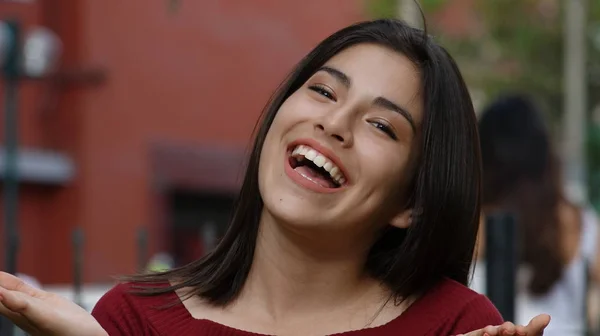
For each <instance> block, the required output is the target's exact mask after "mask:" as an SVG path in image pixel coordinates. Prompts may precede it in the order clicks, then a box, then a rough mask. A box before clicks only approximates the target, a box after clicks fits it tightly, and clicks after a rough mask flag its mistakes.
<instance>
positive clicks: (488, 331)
mask: <svg viewBox="0 0 600 336" xmlns="http://www.w3.org/2000/svg"><path fill="white" fill-rule="evenodd" d="M497 331H498V326H491V325H489V326H487V327H485V328H483V329H479V330H475V331H471V332H470V333H468V334H460V335H457V336H495V335H497Z"/></svg>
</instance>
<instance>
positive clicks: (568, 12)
mask: <svg viewBox="0 0 600 336" xmlns="http://www.w3.org/2000/svg"><path fill="white" fill-rule="evenodd" d="M419 3H420V6H421V8H422V9H423V11H424V13H425V17H426V26H427V29H428V32H429V33H430V34H431V35H433V36H435V37H436V39H438V40H439V41H440V42H441V43H442V44H443V45H444V46H446V47H447V49H448V50H449V51H450V54H451V55H453V57H454V58H455V59H456V60H457V62H458V63H459V66H460V68H461V70H462V72H463V74H464V76H465V78H466V81H467V83H468V85H469V87H470V90H471V92H472V97H473V101H474V103H475V107H476V110H477V112H478V113H480V112H481V111H482V110H483V109H484V108H485V106H487V105H488V104H489V103H490V102H492V101H494V100H495V99H496V98H497V97H499V96H501V95H503V94H505V93H507V92H519V93H525V94H527V95H529V96H530V97H531V98H532V99H533V100H535V101H536V103H537V104H538V106H539V107H540V108H539V109H540V111H542V114H543V118H544V120H545V122H547V125H548V127H549V132H550V136H551V139H552V142H553V144H554V145H555V147H556V150H557V154H558V156H559V157H560V162H561V169H562V181H563V182H564V190H565V195H566V197H567V198H568V200H569V201H570V202H572V203H573V204H576V205H578V206H582V207H586V208H590V209H592V210H593V209H599V208H600V1H596V0H587V1H585V0H485V1H480V0H420V1H419ZM380 17H400V18H403V19H405V20H407V21H408V22H409V23H411V24H413V25H415V26H421V27H422V26H423V21H422V19H421V14H420V12H419V10H418V8H417V6H415V3H414V2H413V0H328V1H317V0H303V1H292V0H284V1H247V0H243V1H242V0H219V1H217V0H204V1H197V0H156V1H141V0H128V1H116V0H102V1H99V0H0V20H2V24H0V26H1V28H0V63H1V64H0V65H1V66H2V78H1V80H0V92H2V95H1V97H0V106H1V108H0V111H1V115H2V117H1V118H0V124H1V125H2V127H1V128H0V144H1V146H2V147H0V177H1V187H2V189H1V201H2V205H3V206H2V208H0V214H1V215H2V223H3V226H2V230H1V231H0V232H1V235H0V238H1V241H2V243H1V244H0V246H1V247H2V248H1V249H0V257H1V258H2V259H1V260H2V262H3V265H4V266H3V268H2V269H3V270H8V271H10V272H12V273H14V272H17V273H18V274H20V275H21V276H22V277H23V278H24V279H27V281H30V282H32V283H34V284H36V285H38V286H41V287H43V288H45V289H47V290H50V291H53V292H57V293H60V294H62V295H65V296H67V297H71V298H73V300H76V301H77V302H78V303H80V304H81V305H83V306H84V307H85V308H86V309H90V310H91V308H92V307H93V305H94V304H95V302H96V300H97V299H98V298H99V297H100V296H101V295H102V294H103V293H104V292H105V291H106V290H107V289H108V288H110V287H111V286H112V284H113V278H112V277H113V276H115V275H119V274H130V273H133V272H138V271H148V270H159V269H165V268H170V267H174V266H180V265H183V264H185V263H188V262H190V261H192V260H194V259H196V258H198V257H199V256H201V255H203V254H204V253H206V251H207V250H209V249H211V248H212V246H214V244H215V242H216V240H217V239H218V237H219V236H220V235H221V234H222V232H223V231H224V230H225V228H226V225H227V221H228V215H229V211H230V208H231V206H232V202H233V199H234V197H235V195H236V192H237V188H238V186H239V182H240V174H241V172H242V171H243V161H244V158H245V152H246V150H247V148H248V146H249V143H250V142H249V141H250V139H251V134H252V131H253V127H254V124H255V122H256V120H257V118H258V116H259V115H260V113H261V110H262V108H263V106H264V104H265V103H266V102H267V100H268V98H269V97H270V94H271V93H272V91H273V90H274V88H276V86H277V85H278V84H279V83H280V82H281V81H282V80H283V78H284V76H285V75H286V74H287V72H288V71H289V70H290V69H291V67H292V66H293V65H294V64H295V63H296V62H298V61H299V60H300V58H301V57H303V56H304V55H305V54H306V53H307V52H308V51H309V50H310V49H311V48H312V47H313V46H315V44H316V43H318V42H319V41H320V40H322V39H323V38H325V37H326V36H328V35H329V34H331V33H333V32H334V31H336V30H337V29H339V28H342V27H344V26H346V25H348V24H351V23H354V22H357V21H360V20H364V19H369V18H380ZM15 37H17V38H16V39H15ZM517 225H518V223H517ZM484 282H485V274H484V275H481V274H479V273H478V272H476V276H475V280H474V285H473V287H474V288H475V289H477V290H479V291H481V292H483V293H485V286H484Z"/></svg>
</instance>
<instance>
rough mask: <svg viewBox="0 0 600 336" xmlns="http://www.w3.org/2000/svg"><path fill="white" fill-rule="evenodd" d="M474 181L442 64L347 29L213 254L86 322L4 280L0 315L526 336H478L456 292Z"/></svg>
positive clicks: (242, 335) (436, 53) (309, 61)
mask: <svg viewBox="0 0 600 336" xmlns="http://www.w3.org/2000/svg"><path fill="white" fill-rule="evenodd" d="M231 94H232V95H234V94H235V93H234V92H232V93H231ZM480 182H481V181H480V153H479V142H478V136H477V122H476V119H475V114H474V111H473V106H472V104H471V100H470V97H469V92H468V90H467V88H466V86H465V83H464V82H463V79H462V77H461V75H460V73H459V70H458V68H457V67H456V65H455V63H454V61H453V60H452V58H451V57H450V56H449V55H448V54H447V53H446V51H445V50H444V49H443V48H442V47H440V46H439V45H438V44H436V43H435V42H434V41H433V39H432V38H431V37H429V36H427V35H426V34H425V33H424V32H423V31H421V30H417V29H413V28H410V27H408V26H407V25H405V24H404V23H402V22H400V21H395V20H377V21H371V22H364V23H360V24H356V25H353V26H350V27H347V28H345V29H342V30H340V31H338V32H336V33H334V34H333V35H332V36H330V37H328V38H327V39H325V40H324V41H323V42H321V43H320V44H319V45H318V46H317V47H316V48H315V49H314V50H312V51H311V52H310V53H309V54H308V55H307V56H306V57H305V58H304V59H303V60H302V61H301V62H300V63H299V64H298V65H297V66H296V68H295V69H294V70H293V72H292V73H291V74H290V75H289V77H288V78H287V80H286V81H285V82H284V83H283V85H282V86H281V87H280V88H279V89H278V90H277V92H276V93H275V95H274V97H273V99H272V101H271V102H270V103H269V105H268V106H267V109H266V113H265V115H264V117H263V118H262V121H261V124H260V127H259V129H258V134H257V137H256V140H255V143H254V149H253V151H252V153H251V155H250V159H249V162H248V168H247V171H246V175H245V178H244V182H243V186H242V189H241V191H240V195H239V199H238V202H237V205H236V207H235V211H234V214H233V218H232V221H231V225H230V228H229V230H228V232H227V233H226V235H225V236H224V238H223V239H222V241H221V242H220V243H219V245H218V246H217V248H216V249H215V250H214V251H213V252H212V253H210V254H209V255H207V256H206V257H204V258H202V259H201V260H198V261H196V262H194V263H192V264H190V265H187V266H185V267H183V268H180V269H175V270H172V271H169V272H165V273H161V274H156V275H149V276H135V277H132V278H127V279H126V280H127V281H126V282H124V283H123V284H120V285H117V286H116V287H114V288H113V289H112V290H111V291H110V292H108V293H107V294H106V295H105V296H104V297H103V298H102V299H101V300H100V302H99V303H98V304H97V306H96V307H95V308H94V311H93V316H94V317H95V319H93V318H91V317H90V316H88V315H86V313H85V312H83V311H81V310H79V309H76V308H75V307H73V305H72V304H70V303H68V302H66V301H64V300H60V299H57V298H56V297H55V296H52V295H50V294H47V293H43V292H40V291H33V290H31V289H30V288H28V287H24V286H22V285H19V283H18V281H15V280H14V279H13V278H11V277H9V276H7V275H4V276H2V277H0V288H2V287H3V289H0V302H1V303H2V304H3V305H4V306H3V307H0V309H1V310H0V311H1V312H2V313H3V314H5V315H7V316H9V317H10V318H12V319H13V320H14V321H16V322H17V323H19V324H21V325H23V327H24V328H25V329H27V330H32V331H34V332H33V333H34V334H35V331H38V334H39V335H49V334H52V335H80V336H82V335H83V336H85V335H90V336H91V335H105V334H106V333H107V334H109V335H215V336H216V335H221V336H226V335H230V336H247V335H267V334H276V335H303V336H305V335H331V334H339V335H347V336H352V335H398V334H403V335H456V334H460V333H466V332H470V331H474V332H473V333H472V335H483V334H484V333H487V334H489V335H496V334H498V333H502V334H507V335H512V334H515V333H516V332H518V334H522V335H538V333H541V332H542V331H543V329H544V327H545V326H546V325H547V324H548V322H549V317H548V316H539V317H537V318H536V319H534V320H532V322H531V323H530V324H529V325H528V326H527V327H522V326H519V327H515V326H514V325H512V324H511V323H507V324H505V325H503V326H502V327H489V328H487V329H481V328H484V327H486V326H488V325H494V326H497V325H500V324H501V323H502V319H501V317H500V316H499V314H498V312H497V310H496V309H495V308H494V307H493V306H492V304H491V303H490V302H489V301H488V300H487V299H486V298H485V297H484V296H481V295H478V294H476V293H475V292H473V291H471V290H469V289H468V288H467V287H466V284H467V282H468V279H469V269H470V266H471V260H472V255H473V250H474V247H475V240H476V237H477V229H478V218H479V210H480V209H479V207H480V204H479V197H480ZM40 330H44V331H45V332H46V333H43V332H39V331H40Z"/></svg>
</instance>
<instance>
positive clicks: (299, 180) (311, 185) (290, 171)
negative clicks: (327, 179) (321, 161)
mask: <svg viewBox="0 0 600 336" xmlns="http://www.w3.org/2000/svg"><path fill="white" fill-rule="evenodd" d="M284 166H285V173H286V174H287V176H289V178H290V179H292V181H294V182H295V183H296V184H298V185H299V186H301V187H304V188H306V189H308V190H311V191H314V192H318V193H322V194H331V193H335V192H339V191H341V190H342V189H343V188H344V187H339V188H325V187H323V186H322V185H320V184H318V183H316V182H313V181H311V180H309V179H308V178H306V177H304V176H303V175H302V174H300V173H298V172H297V171H295V170H294V168H292V166H291V165H290V157H289V153H288V155H286V156H285V162H284Z"/></svg>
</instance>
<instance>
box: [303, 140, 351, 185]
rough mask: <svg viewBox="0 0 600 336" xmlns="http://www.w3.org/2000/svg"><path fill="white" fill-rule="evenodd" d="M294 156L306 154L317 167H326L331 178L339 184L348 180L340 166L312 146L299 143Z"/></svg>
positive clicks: (305, 156)
mask: <svg viewBox="0 0 600 336" xmlns="http://www.w3.org/2000/svg"><path fill="white" fill-rule="evenodd" d="M292 156H304V158H306V159H308V160H310V161H312V162H313V163H314V164H315V165H316V166H317V167H323V169H325V170H326V171H327V172H328V173H329V175H330V176H331V178H332V179H333V180H334V181H335V182H337V183H338V184H344V182H346V178H344V174H342V172H341V171H340V168H338V166H336V165H335V163H333V162H332V161H331V160H329V159H328V158H327V157H326V156H325V155H323V154H321V153H319V152H318V151H317V150H315V149H313V148H311V147H308V146H305V145H298V146H296V148H294V150H293V151H292Z"/></svg>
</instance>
